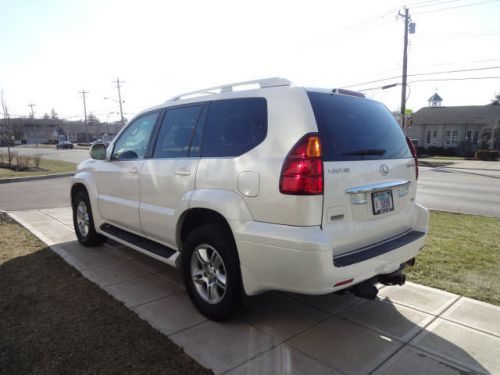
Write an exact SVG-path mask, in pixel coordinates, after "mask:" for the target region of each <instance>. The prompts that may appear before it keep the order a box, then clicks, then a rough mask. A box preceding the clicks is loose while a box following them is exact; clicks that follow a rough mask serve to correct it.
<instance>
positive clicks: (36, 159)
mask: <svg viewBox="0 0 500 375" xmlns="http://www.w3.org/2000/svg"><path fill="white" fill-rule="evenodd" d="M32 160H33V165H34V166H35V168H38V167H39V166H40V161H41V160H42V155H40V154H36V155H34V156H33V159H32Z"/></svg>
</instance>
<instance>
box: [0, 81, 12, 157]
mask: <svg viewBox="0 0 500 375" xmlns="http://www.w3.org/2000/svg"><path fill="white" fill-rule="evenodd" d="M0 96H1V101H2V111H3V123H2V125H1V126H0V143H6V144H7V158H8V159H7V160H8V164H9V167H10V166H11V165H12V158H13V155H12V154H11V152H10V144H11V142H12V137H13V135H14V124H13V123H12V122H11V121H10V118H9V109H8V108H7V104H6V103H5V99H4V97H3V90H2V92H1V93H0Z"/></svg>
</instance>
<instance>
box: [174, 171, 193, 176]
mask: <svg viewBox="0 0 500 375" xmlns="http://www.w3.org/2000/svg"><path fill="white" fill-rule="evenodd" d="M175 174H176V175H177V176H189V175H190V174H191V172H189V171H187V170H185V169H180V170H178V171H175Z"/></svg>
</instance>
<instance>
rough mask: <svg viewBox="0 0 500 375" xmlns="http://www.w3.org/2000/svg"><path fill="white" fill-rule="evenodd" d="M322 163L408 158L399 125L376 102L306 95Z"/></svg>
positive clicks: (325, 95)
mask: <svg viewBox="0 0 500 375" xmlns="http://www.w3.org/2000/svg"><path fill="white" fill-rule="evenodd" d="M308 95H309V99H310V101H311V104H312V108H313V111H314V115H315V117H316V122H317V124H318V130H319V133H320V139H321V147H322V149H323V155H324V156H323V158H324V160H325V161H347V160H376V159H401V158H411V153H410V150H409V148H408V145H407V143H406V140H405V136H404V134H403V132H402V131H401V128H400V127H399V125H398V123H397V122H396V120H395V119H394V117H392V115H391V113H390V112H389V111H388V110H387V108H386V107H385V106H384V105H383V104H381V103H378V102H375V101H371V100H367V99H362V98H359V97H354V96H348V95H338V94H326V93H317V92H308Z"/></svg>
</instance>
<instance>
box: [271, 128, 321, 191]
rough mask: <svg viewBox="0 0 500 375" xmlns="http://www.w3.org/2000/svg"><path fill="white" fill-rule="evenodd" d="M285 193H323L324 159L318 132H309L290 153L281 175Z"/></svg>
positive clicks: (282, 189)
mask: <svg viewBox="0 0 500 375" xmlns="http://www.w3.org/2000/svg"><path fill="white" fill-rule="evenodd" d="M280 192H281V193H283V194H295V195H314V194H323V160H322V158H321V143H320V141H319V137H318V135H317V134H307V135H305V136H304V137H302V138H301V139H300V141H298V142H297V143H296V144H295V146H294V147H293V148H292V150H291V151H290V152H289V153H288V155H287V157H286V159H285V162H284V163H283V168H282V169H281V176H280Z"/></svg>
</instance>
